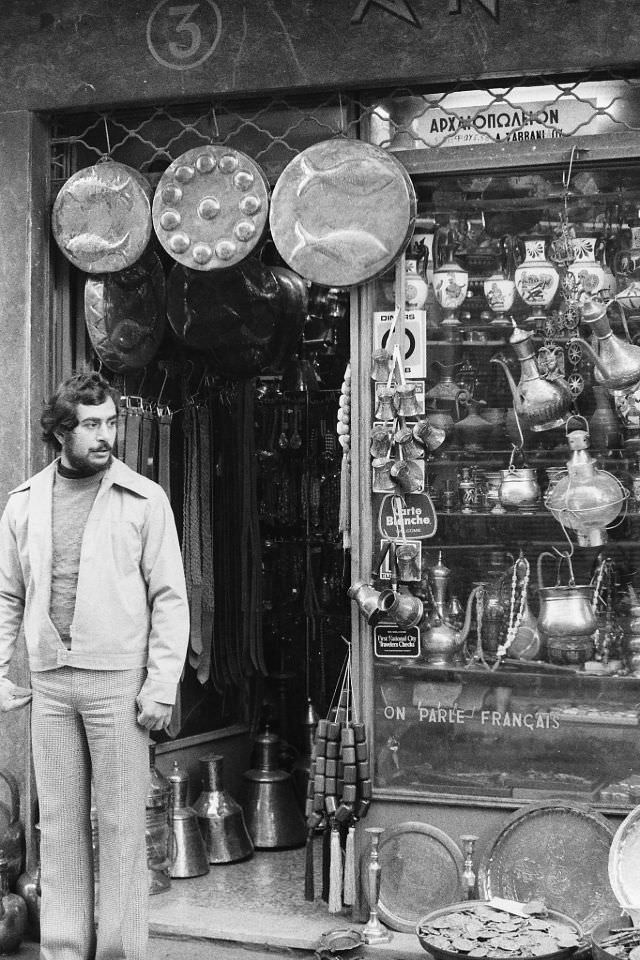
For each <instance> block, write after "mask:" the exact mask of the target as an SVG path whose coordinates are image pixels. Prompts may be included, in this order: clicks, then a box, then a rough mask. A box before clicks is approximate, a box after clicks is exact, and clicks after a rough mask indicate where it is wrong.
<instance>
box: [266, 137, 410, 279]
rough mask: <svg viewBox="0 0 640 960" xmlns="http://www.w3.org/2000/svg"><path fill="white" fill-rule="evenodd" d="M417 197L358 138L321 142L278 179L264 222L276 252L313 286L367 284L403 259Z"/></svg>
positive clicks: (391, 161) (385, 157)
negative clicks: (313, 284)
mask: <svg viewBox="0 0 640 960" xmlns="http://www.w3.org/2000/svg"><path fill="white" fill-rule="evenodd" d="M415 218H416V196H415V191H414V188H413V184H412V183H411V179H410V178H409V175H408V174H407V172H406V170H405V169H404V167H403V166H402V164H401V163H400V162H399V161H398V160H397V159H396V158H395V157H394V156H393V155H392V154H391V153H389V152H388V151H386V150H382V149H381V148H380V147H374V146H372V145H371V144H369V143H363V142H362V141H361V140H347V139H344V138H340V139H335V140H323V141H322V142H320V143H315V144H313V146H311V147H308V148H307V149H306V150H303V151H302V153H299V154H298V155H297V156H296V157H294V159H293V160H291V161H290V162H289V164H288V165H287V166H286V167H285V169H284V170H283V171H282V173H281V174H280V177H279V178H278V182H277V183H276V185H275V187H274V190H273V196H272V198H271V210H270V213H269V222H270V225H271V236H272V238H273V242H274V243H275V245H276V247H277V249H278V253H279V254H280V256H281V257H282V259H283V260H284V261H285V263H287V265H288V266H290V267H291V268H292V269H293V270H295V271H296V272H297V273H299V274H300V275H301V276H302V277H305V278H306V279H307V280H311V281H312V282H313V283H318V284H322V285H324V286H327V287H349V286H355V285H356V284H359V283H364V282H365V281H366V280H371V279H372V278H373V277H376V276H378V275H379V274H381V273H383V272H384V271H385V270H387V269H388V268H389V267H390V266H391V265H392V264H393V263H394V262H395V261H396V260H397V258H398V257H399V256H400V255H401V254H402V252H403V250H404V249H405V247H406V246H407V244H408V242H409V240H410V239H411V236H412V235H413V230H414V226H415Z"/></svg>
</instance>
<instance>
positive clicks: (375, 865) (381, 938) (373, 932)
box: [362, 827, 393, 944]
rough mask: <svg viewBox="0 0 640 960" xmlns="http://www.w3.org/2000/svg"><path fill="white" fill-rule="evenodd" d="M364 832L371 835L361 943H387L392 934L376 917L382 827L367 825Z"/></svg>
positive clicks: (378, 895)
mask: <svg viewBox="0 0 640 960" xmlns="http://www.w3.org/2000/svg"><path fill="white" fill-rule="evenodd" d="M366 832H367V833H369V834H370V835H371V847H370V850H369V869H368V880H369V890H368V893H369V919H368V921H367V923H366V924H365V927H364V929H363V931H362V941H363V943H368V944H376V943H389V941H390V940H392V939H393V936H392V934H391V933H390V932H389V931H388V930H387V929H386V928H385V927H383V926H382V924H381V923H380V920H379V918H378V899H379V897H380V873H381V867H380V857H379V854H378V845H379V843H380V834H381V833H383V832H384V830H383V828H382V827H367V828H366Z"/></svg>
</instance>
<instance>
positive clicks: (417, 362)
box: [373, 310, 427, 380]
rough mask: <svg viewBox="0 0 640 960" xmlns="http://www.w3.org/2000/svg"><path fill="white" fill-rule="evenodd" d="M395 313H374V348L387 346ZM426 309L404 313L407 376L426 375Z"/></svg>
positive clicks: (422, 376) (417, 376)
mask: <svg viewBox="0 0 640 960" xmlns="http://www.w3.org/2000/svg"><path fill="white" fill-rule="evenodd" d="M394 316H395V314H394V313H393V312H390V311H388V310H386V311H385V310H376V311H374V314H373V339H374V349H376V350H377V349H379V348H380V347H386V345H387V341H388V339H389V330H390V329H391V324H392V323H393V320H394ZM426 329H427V311H426V310H405V314H404V350H403V353H404V372H405V375H406V376H407V377H410V378H412V379H413V378H415V379H418V380H420V379H422V378H424V377H426V371H425V367H426V359H427V357H426V350H427V347H426Z"/></svg>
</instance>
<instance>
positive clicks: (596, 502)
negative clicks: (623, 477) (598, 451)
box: [545, 416, 629, 547]
mask: <svg viewBox="0 0 640 960" xmlns="http://www.w3.org/2000/svg"><path fill="white" fill-rule="evenodd" d="M574 420H577V421H581V422H582V423H583V424H584V427H583V428H582V429H574V430H571V431H569V426H570V424H571V423H572V422H573V421H574ZM567 442H568V444H569V449H570V450H571V457H570V459H569V460H568V461H567V471H566V473H565V474H564V475H563V476H561V477H560V479H559V480H558V481H557V482H556V483H555V484H554V485H553V487H552V488H551V489H550V490H549V491H548V492H547V495H546V497H545V506H546V507H547V509H549V510H550V511H551V513H552V514H553V516H554V517H555V518H556V520H557V521H558V522H559V523H561V524H562V526H563V527H565V528H568V529H570V530H574V531H575V533H576V534H577V538H578V545H579V546H582V547H595V546H599V545H600V544H602V543H605V542H606V540H607V533H606V528H607V527H608V525H609V524H610V523H612V522H613V521H614V520H615V519H616V517H617V516H618V515H619V514H620V512H621V510H622V509H623V507H624V504H625V502H626V500H627V498H628V496H629V494H628V491H627V490H625V488H624V487H623V486H622V484H621V483H620V481H619V480H618V479H617V478H616V477H614V476H613V474H612V473H609V472H608V471H607V470H601V469H600V468H599V467H596V465H595V461H594V460H593V458H592V457H591V456H590V455H589V453H588V449H589V428H588V424H587V421H586V420H585V418H584V417H581V416H573V417H571V418H570V420H569V421H568V423H567Z"/></svg>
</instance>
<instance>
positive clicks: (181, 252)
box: [153, 144, 269, 270]
mask: <svg viewBox="0 0 640 960" xmlns="http://www.w3.org/2000/svg"><path fill="white" fill-rule="evenodd" d="M268 214H269V184H268V182H267V179H266V177H265V175H264V173H263V172H262V170H261V169H260V167H259V166H258V165H257V163H255V162H254V161H253V160H252V159H251V157H248V156H247V155H246V154H244V153H241V152H240V151H239V150H233V149H231V148H230V147H224V146H219V145H217V144H206V145H205V146H202V147H194V149H193V150H187V152H186V153H183V154H182V155H181V156H180V157H178V158H177V160H174V161H173V163H171V164H170V166H169V167H167V169H166V170H165V172H164V173H163V175H162V177H161V178H160V182H159V183H158V186H157V188H156V192H155V194H154V198H153V226H154V229H155V231H156V234H157V236H158V239H159V240H160V243H161V244H162V246H163V247H164V248H165V250H166V251H167V253H168V254H169V255H170V256H171V257H173V259H174V260H177V261H178V263H181V264H182V265H183V266H185V267H190V269H192V270H220V269H227V268H228V267H233V266H235V265H236V264H238V263H240V261H241V260H244V259H245V257H248V256H249V254H250V253H251V252H252V251H253V250H254V249H255V247H256V246H257V245H258V244H259V243H260V242H261V240H262V238H263V236H264V233H265V230H266V225H267V217H268Z"/></svg>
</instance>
